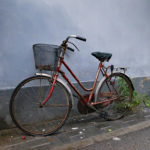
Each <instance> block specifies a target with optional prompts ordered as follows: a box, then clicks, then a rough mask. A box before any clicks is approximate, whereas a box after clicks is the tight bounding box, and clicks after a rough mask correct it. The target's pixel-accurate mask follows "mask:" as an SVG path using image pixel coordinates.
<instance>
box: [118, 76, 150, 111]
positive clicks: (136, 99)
mask: <svg viewBox="0 0 150 150" xmlns="http://www.w3.org/2000/svg"><path fill="white" fill-rule="evenodd" d="M118 85H119V90H118V92H119V94H120V95H121V96H122V97H128V96H129V90H128V86H127V84H126V83H125V81H124V80H122V79H119V81H118ZM121 96H120V98H121ZM116 107H117V109H129V110H130V111H134V110H136V109H138V108H139V109H141V108H142V107H150V97H149V96H148V95H147V94H140V93H138V92H136V91H133V96H132V100H124V101H122V102H121V103H118V105H117V106H116Z"/></svg>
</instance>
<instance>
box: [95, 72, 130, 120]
mask: <svg viewBox="0 0 150 150" xmlns="http://www.w3.org/2000/svg"><path fill="white" fill-rule="evenodd" d="M132 94H133V88H132V85H131V82H130V81H129V79H128V78H127V77H126V76H125V75H124V74H122V73H114V74H113V75H112V76H109V77H108V78H106V79H105V80H104V81H103V83H102V85H101V87H100V90H99V92H98V98H97V102H100V101H101V102H102V101H103V103H102V104H99V105H98V106H96V108H97V109H103V111H104V112H105V113H104V114H105V115H104V118H105V119H106V120H116V119H120V118H122V117H123V116H125V115H126V113H127V112H129V108H128V107H127V103H128V102H130V101H131V100H132Z"/></svg>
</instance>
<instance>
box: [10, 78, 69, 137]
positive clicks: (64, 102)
mask: <svg viewBox="0 0 150 150" xmlns="http://www.w3.org/2000/svg"><path fill="white" fill-rule="evenodd" d="M52 82H53V79H52V78H50V77H46V76H41V75H40V76H33V77H30V78H27V79H25V80H24V81H22V82H21V83H20V84H19V85H18V86H17V87H16V89H15V90H14V92H13V94H12V96H11V100H10V114H11V117H12V120H13V121H14V123H15V124H16V126H17V127H19V128H20V129H21V130H22V131H24V132H25V133H27V134H29V135H50V134H53V133H55V132H56V131H57V130H58V129H60V128H61V127H62V125H63V124H64V122H65V120H66V119H67V117H68V115H69V112H70V109H71V103H70V99H69V95H68V92H67V90H66V88H65V87H64V86H63V85H62V84H61V83H60V82H58V81H56V84H55V87H54V91H53V94H52V96H51V98H50V99H49V100H48V101H47V103H46V104H45V105H44V106H43V107H41V106H40V103H41V102H42V101H43V100H44V99H45V98H46V97H47V96H48V94H49V92H50V89H51V86H52Z"/></svg>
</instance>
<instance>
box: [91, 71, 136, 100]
mask: <svg viewBox="0 0 150 150" xmlns="http://www.w3.org/2000/svg"><path fill="white" fill-rule="evenodd" d="M113 73H121V74H123V75H124V76H125V77H126V78H127V79H128V80H129V81H130V84H131V86H132V90H133V91H134V86H133V83H132V81H131V79H130V78H129V77H128V76H127V75H126V74H124V73H122V72H118V71H114V72H113ZM110 75H111V72H110V73H108V76H110ZM105 79H106V77H105V76H104V77H103V78H102V79H101V80H100V82H99V84H98V86H97V88H96V91H95V99H94V101H95V102H96V100H97V97H98V92H99V89H100V87H101V86H102V83H103V82H104V80H105Z"/></svg>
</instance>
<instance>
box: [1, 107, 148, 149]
mask: <svg viewBox="0 0 150 150" xmlns="http://www.w3.org/2000/svg"><path fill="white" fill-rule="evenodd" d="M147 127H150V109H147V108H144V109H143V110H141V111H138V112H136V113H134V114H130V115H128V116H127V117H125V118H123V119H121V120H116V121H105V120H104V119H102V118H100V117H99V115H98V114H96V113H93V114H88V115H85V116H84V115H78V116H74V117H73V118H72V117H70V118H69V119H68V121H67V122H66V124H65V125H64V126H63V128H62V129H61V130H60V131H59V132H57V133H56V134H54V135H52V136H46V137H32V136H26V135H24V134H23V133H22V132H21V131H20V130H19V129H17V128H14V129H11V130H3V131H0V150H43V149H50V150H53V149H54V150H72V149H82V148H83V149H84V148H86V147H87V146H92V145H93V144H94V145H95V144H97V143H101V142H102V141H106V140H111V139H112V138H113V137H118V136H123V135H125V134H128V133H131V132H135V131H138V130H141V129H145V128H147Z"/></svg>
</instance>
